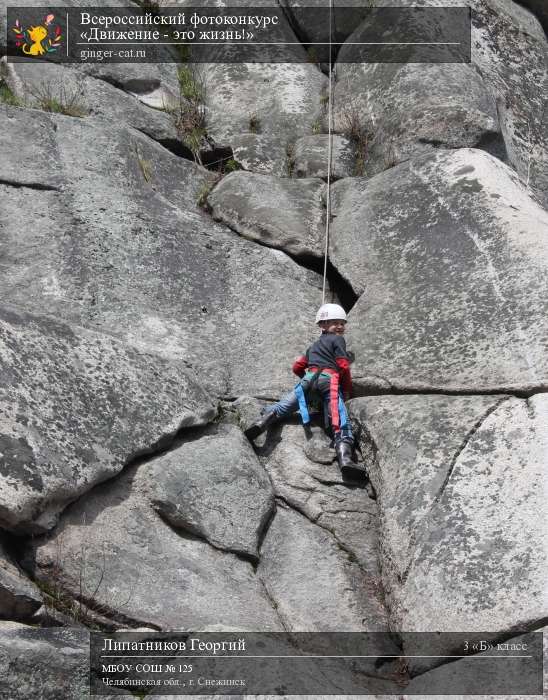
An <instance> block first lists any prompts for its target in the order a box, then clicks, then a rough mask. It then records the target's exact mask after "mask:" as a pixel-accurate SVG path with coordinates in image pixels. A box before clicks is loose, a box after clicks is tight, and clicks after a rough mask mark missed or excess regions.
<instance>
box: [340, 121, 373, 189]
mask: <svg viewBox="0 0 548 700" xmlns="http://www.w3.org/2000/svg"><path fill="white" fill-rule="evenodd" d="M343 125H344V126H343V128H344V133H345V134H346V136H347V137H348V138H349V139H351V140H352V141H353V142H354V144H355V147H356V162H355V166H354V175H355V176H357V177H361V176H364V175H365V174H366V173H365V163H366V160H367V146H368V143H369V141H370V140H371V138H372V136H371V133H370V132H369V131H368V130H367V128H366V127H365V126H364V125H363V124H362V121H361V119H360V115H359V113H358V110H357V109H352V108H348V109H347V110H346V111H345V112H344V114H343Z"/></svg>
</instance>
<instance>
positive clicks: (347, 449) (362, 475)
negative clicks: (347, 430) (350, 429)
mask: <svg viewBox="0 0 548 700" xmlns="http://www.w3.org/2000/svg"><path fill="white" fill-rule="evenodd" d="M335 452H336V453H337V461H338V462H339V467H340V469H341V473H342V475H343V476H344V477H345V478H347V479H350V480H352V481H359V482H363V481H366V480H367V472H366V471H365V469H364V468H363V466H361V465H359V464H356V463H355V462H354V459H353V452H354V450H353V449H352V443H351V442H348V441H347V440H345V439H344V438H343V439H342V440H340V441H339V442H337V443H335Z"/></svg>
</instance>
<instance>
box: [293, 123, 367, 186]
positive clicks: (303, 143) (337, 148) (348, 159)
mask: <svg viewBox="0 0 548 700" xmlns="http://www.w3.org/2000/svg"><path fill="white" fill-rule="evenodd" d="M328 163H329V134H317V135H313V136H303V137H302V138H300V139H299V140H298V141H297V143H296V144H295V163H294V172H295V176H296V177H321V178H323V179H326V178H327V170H328ZM355 170H356V153H355V145H354V144H353V143H352V141H351V140H350V139H347V138H345V137H344V136H340V135H339V134H333V135H332V144H331V181H335V180H340V179H341V178H343V177H352V176H353V175H355V174H356V172H355Z"/></svg>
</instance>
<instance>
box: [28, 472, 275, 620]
mask: <svg viewBox="0 0 548 700" xmlns="http://www.w3.org/2000/svg"><path fill="white" fill-rule="evenodd" d="M153 489H154V483H153V482H152V481H151V474H150V471H149V469H148V465H147V464H146V463H145V464H141V465H140V466H139V467H137V466H134V467H130V468H128V469H126V470H124V472H123V473H122V474H121V475H120V476H119V477H118V478H117V479H116V480H115V481H111V482H109V483H108V484H105V485H100V486H98V487H96V488H95V489H93V490H92V491H91V492H90V493H88V494H86V496H85V497H84V498H81V499H80V500H79V501H78V502H77V503H75V504H73V505H72V506H70V507H69V508H68V509H67V510H66V511H65V512H64V513H63V515H62V517H61V520H60V523H59V526H58V527H57V528H56V530H55V531H54V532H53V533H52V534H51V535H49V536H45V537H41V538H35V539H34V540H33V541H31V542H29V544H28V547H27V551H26V553H25V557H24V559H23V561H22V564H23V566H24V567H25V568H27V569H29V570H32V571H33V572H34V576H35V578H37V579H38V580H40V581H43V582H45V584H46V585H49V586H50V587H55V588H56V589H58V590H59V591H61V592H62V594H63V596H67V597H69V598H74V599H76V600H82V601H83V602H84V603H86V604H87V605H88V607H90V608H91V609H93V610H95V611H96V612H98V613H100V614H102V615H104V616H106V617H108V618H110V619H111V620H112V621H114V622H117V623H118V626H119V627H122V626H123V627H128V626H129V627H136V626H138V627H140V626H143V625H144V626H147V627H153V628H156V629H162V630H173V629H186V630H197V629H202V630H204V629H206V628H208V627H209V626H210V625H218V624H222V625H226V626H227V627H230V628H232V629H233V630H238V629H244V630H245V629H260V630H263V631H269V630H270V631H275V630H280V629H281V625H280V622H279V619H278V617H277V615H276V613H275V611H274V610H273V608H272V606H271V603H270V601H269V600H268V598H267V597H266V595H265V593H264V590H263V586H262V584H261V582H260V581H259V579H258V578H257V576H256V574H255V572H254V569H253V566H252V564H251V563H250V562H248V561H244V560H243V559H241V558H240V557H238V556H236V555H234V554H232V553H228V552H223V551H220V550H219V549H215V548H213V547H212V546H211V545H210V544H208V543H207V542H204V541H203V540H202V539H199V538H197V537H196V536H194V535H192V534H191V533H189V532H187V531H184V530H179V529H175V528H173V527H171V526H170V525H169V524H168V523H167V522H165V521H164V520H163V519H162V518H160V516H159V515H158V514H157V513H156V512H155V511H154V509H153V507H152V504H151V502H150V500H151V491H152V490H153ZM166 601H169V604H167V605H166Z"/></svg>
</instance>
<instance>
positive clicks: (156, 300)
mask: <svg viewBox="0 0 548 700" xmlns="http://www.w3.org/2000/svg"><path fill="white" fill-rule="evenodd" d="M1 115H2V120H3V122H2V123H3V130H2V134H1V136H0V141H1V142H2V144H3V145H6V144H10V148H8V149H6V151H7V153H8V156H7V158H6V159H3V160H2V164H1V165H0V178H2V179H3V180H4V182H5V184H2V185H0V188H1V193H2V197H3V200H4V208H3V210H2V213H1V214H0V228H1V230H2V235H3V241H4V243H3V256H4V257H3V263H4V264H5V266H6V267H5V270H6V274H5V275H4V276H3V278H2V280H1V281H0V289H1V290H2V294H3V295H5V296H6V297H9V298H10V300H11V302H12V303H14V304H17V305H18V306H23V307H25V308H27V309H30V310H35V309H40V310H41V309H42V307H43V305H44V299H46V300H47V304H48V311H49V313H52V314H55V315H56V316H58V317H60V318H63V319H65V320H67V321H69V322H71V323H77V324H79V325H83V326H87V327H91V328H93V329H95V330H98V331H101V332H107V333H112V334H114V335H116V336H117V337H119V338H120V339H121V340H123V341H124V342H126V343H128V344H130V345H132V346H133V347H136V348H138V349H139V350H144V351H151V352H154V353H158V354H160V355H162V356H164V357H167V358H171V359H177V360H180V361H182V362H184V364H185V365H186V366H187V367H189V368H191V369H192V371H194V372H197V374H198V375H199V376H200V381H201V382H202V383H203V384H204V386H206V387H207V388H208V389H210V390H211V391H212V392H214V393H216V394H218V395H220V394H224V393H234V394H235V395H237V394H239V393H243V392H245V391H247V392H250V391H253V392H254V393H255V392H256V393H258V394H259V395H260V394H264V395H267V396H272V395H276V393H277V392H280V391H283V389H284V388H285V386H286V385H287V383H288V381H289V375H290V370H289V368H288V366H287V365H288V362H287V358H288V357H293V356H296V355H298V354H299V352H300V350H301V345H302V344H303V342H306V340H307V339H309V338H311V337H312V335H313V333H314V328H313V326H312V324H311V323H309V322H308V318H309V317H310V309H311V308H314V307H315V306H316V304H317V299H318V297H319V295H320V292H319V291H318V290H319V289H320V288H321V277H320V276H319V275H317V274H316V273H313V272H310V271H308V270H303V269H302V268H301V267H300V266H298V265H297V264H295V263H294V262H293V261H291V260H290V259H289V258H288V257H287V256H286V255H284V254H283V253H282V252H279V251H273V250H266V249H264V248H261V247H259V246H257V245H255V244H253V243H250V242H248V241H244V240H242V238H241V237H239V236H237V235H236V234H235V233H234V232H232V231H230V230H229V229H227V228H226V227H224V226H220V225H218V224H215V223H214V222H213V221H212V220H211V218H210V217H209V216H208V215H207V214H206V213H205V212H203V211H202V210H201V209H200V208H199V207H198V205H197V200H198V199H199V198H200V196H201V195H202V194H203V192H204V191H206V190H207V189H208V188H209V187H210V186H211V184H212V182H213V181H214V179H215V176H214V175H213V174H212V173H209V172H208V171H206V170H204V169H202V168H199V167H198V166H196V165H194V164H193V163H190V162H188V161H186V160H184V159H180V158H177V157H176V156H174V155H173V154H171V153H169V152H168V151H167V150H166V149H164V148H161V147H160V146H158V144H156V143H154V141H152V140H150V139H147V138H146V137H144V136H143V135H142V134H139V133H138V132H135V131H132V130H130V129H128V128H118V127H114V126H113V127H110V126H107V125H106V124H103V123H101V124H99V123H97V122H95V121H94V120H80V119H74V118H70V117H63V116H59V115H46V114H43V113H40V112H34V111H28V110H19V109H16V108H4V110H3V111H2V112H1ZM23 115H24V117H25V119H24V120H21V119H20V117H22V116H23ZM21 121H22V123H23V126H22V127H21V128H20V123H21ZM15 144H17V145H18V148H17V149H16V148H15ZM37 158H39V159H40V163H41V167H40V168H39V169H38V168H29V169H23V168H21V162H22V161H25V160H28V162H35V161H36V159H37ZM21 212H25V216H26V217H27V219H28V220H29V221H34V222H40V225H37V224H36V223H35V225H33V226H23V225H21V224H17V223H16V222H18V221H19V220H20V216H21ZM265 309H268V312H267V313H265ZM282 316H286V317H291V318H293V319H295V322H294V323H293V324H292V326H291V329H287V330H286V332H284V334H283V335H280V332H279V321H278V319H279V318H281V317H282ZM259 329H260V330H259ZM257 338H260V342H257Z"/></svg>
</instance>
